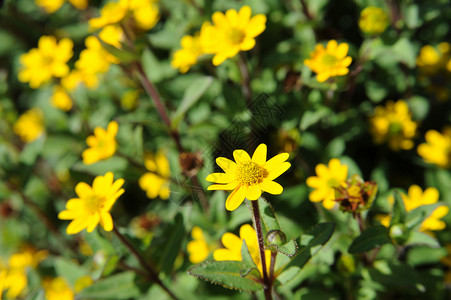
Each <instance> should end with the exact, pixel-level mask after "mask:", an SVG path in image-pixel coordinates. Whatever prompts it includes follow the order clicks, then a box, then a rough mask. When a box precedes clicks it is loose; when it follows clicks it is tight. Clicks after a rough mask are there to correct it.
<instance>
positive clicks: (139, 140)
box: [133, 125, 144, 161]
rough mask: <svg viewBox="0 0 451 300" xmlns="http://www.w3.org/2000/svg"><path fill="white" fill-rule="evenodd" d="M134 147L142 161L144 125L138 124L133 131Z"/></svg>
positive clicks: (137, 156) (137, 157)
mask: <svg viewBox="0 0 451 300" xmlns="http://www.w3.org/2000/svg"><path fill="white" fill-rule="evenodd" d="M133 143H134V147H133V148H134V149H136V157H135V158H136V159H137V160H139V161H141V160H142V157H143V149H144V147H143V127H142V126H141V125H138V126H137V127H136V129H135V130H134V131H133Z"/></svg>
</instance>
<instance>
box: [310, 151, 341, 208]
mask: <svg viewBox="0 0 451 300" xmlns="http://www.w3.org/2000/svg"><path fill="white" fill-rule="evenodd" d="M315 172H316V175H317V176H310V177H309V178H307V185H308V186H309V187H311V188H314V189H315V190H313V191H312V192H310V195H309V199H310V201H312V202H321V201H323V206H324V207H325V208H327V209H332V208H333V207H334V206H335V203H336V202H335V198H336V189H337V188H338V187H340V186H342V185H343V184H345V182H346V179H347V177H348V166H347V165H342V164H341V162H340V160H338V159H337V158H332V159H331V160H330V161H329V164H328V166H326V165H324V164H319V165H317V166H316V168H315Z"/></svg>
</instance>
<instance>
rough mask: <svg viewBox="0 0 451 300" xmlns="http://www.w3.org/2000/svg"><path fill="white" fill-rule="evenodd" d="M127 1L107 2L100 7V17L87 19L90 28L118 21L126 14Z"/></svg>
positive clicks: (97, 27) (93, 28) (101, 26)
mask: <svg viewBox="0 0 451 300" xmlns="http://www.w3.org/2000/svg"><path fill="white" fill-rule="evenodd" d="M127 2H128V1H118V2H107V3H106V4H105V5H104V6H103V7H102V9H100V17H98V18H92V19H91V20H89V26H90V27H91V30H95V29H99V28H103V27H105V26H107V25H111V24H116V23H119V22H120V21H121V20H122V19H124V18H125V15H126V14H127V11H128V3H127Z"/></svg>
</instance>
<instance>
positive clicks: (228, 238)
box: [221, 232, 241, 251]
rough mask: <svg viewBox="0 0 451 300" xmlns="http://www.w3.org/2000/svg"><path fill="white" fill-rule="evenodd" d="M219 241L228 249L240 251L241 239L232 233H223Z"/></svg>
mask: <svg viewBox="0 0 451 300" xmlns="http://www.w3.org/2000/svg"><path fill="white" fill-rule="evenodd" d="M221 243H222V244H223V245H224V247H226V248H228V249H230V250H236V251H238V250H239V251H241V239H240V238H239V237H237V236H236V235H234V234H233V233H230V232H226V233H224V234H223V235H222V238H221Z"/></svg>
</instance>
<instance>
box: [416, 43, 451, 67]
mask: <svg viewBox="0 0 451 300" xmlns="http://www.w3.org/2000/svg"><path fill="white" fill-rule="evenodd" d="M450 50H451V46H450V44H449V43H446V42H442V43H440V44H438V45H437V47H434V46H432V45H425V46H423V47H421V49H420V54H419V55H418V57H417V66H418V67H419V69H420V72H421V73H423V74H425V75H433V74H435V73H437V72H439V71H442V70H443V69H445V68H446V66H447V63H448V61H449V59H450Z"/></svg>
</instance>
